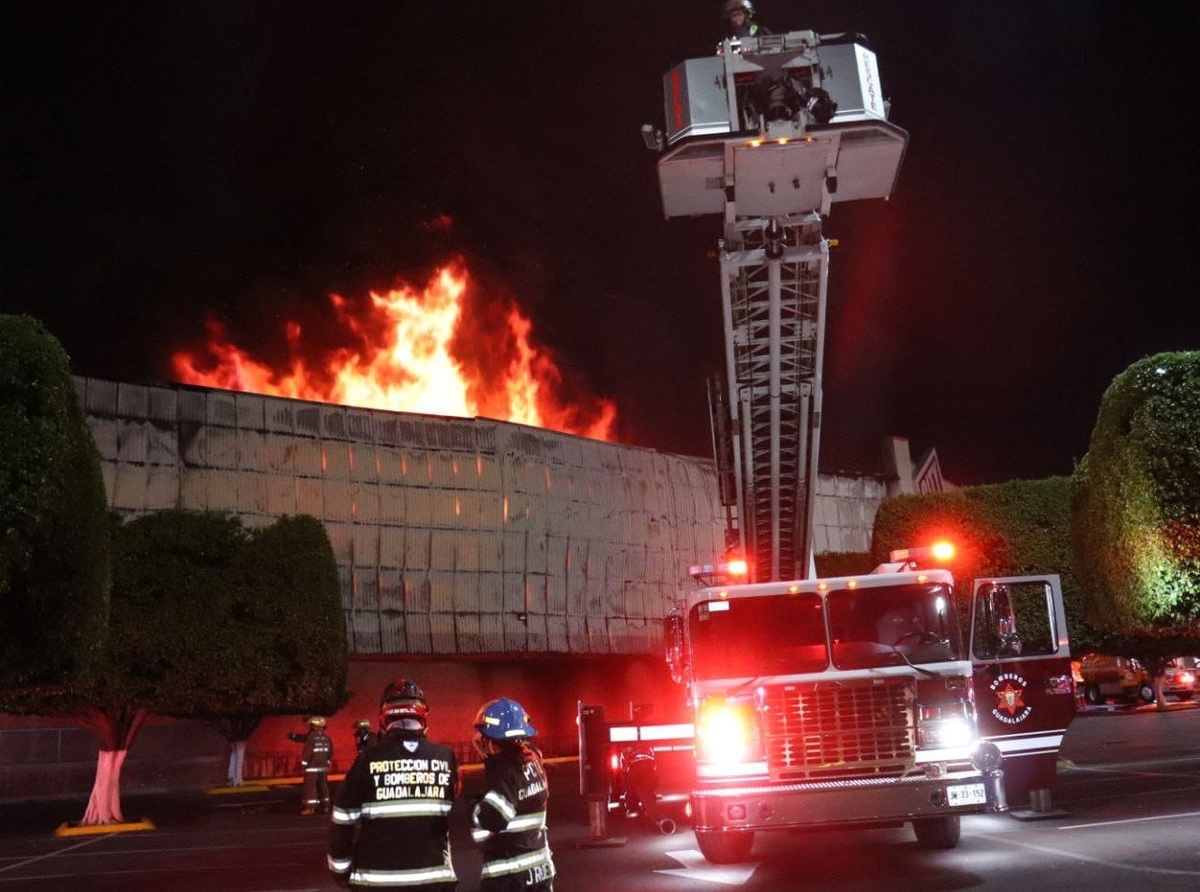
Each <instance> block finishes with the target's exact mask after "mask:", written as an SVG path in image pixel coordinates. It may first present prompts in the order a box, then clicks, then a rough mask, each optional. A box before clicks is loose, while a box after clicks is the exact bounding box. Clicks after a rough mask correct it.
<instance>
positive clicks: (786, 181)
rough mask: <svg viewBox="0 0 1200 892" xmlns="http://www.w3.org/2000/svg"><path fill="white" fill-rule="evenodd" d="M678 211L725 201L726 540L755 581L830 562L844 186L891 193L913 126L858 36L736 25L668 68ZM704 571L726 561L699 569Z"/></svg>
mask: <svg viewBox="0 0 1200 892" xmlns="http://www.w3.org/2000/svg"><path fill="white" fill-rule="evenodd" d="M663 86H664V119H665V126H664V128H663V129H659V128H656V127H653V126H651V125H646V126H644V127H643V128H642V135H643V138H644V140H645V142H646V144H647V147H649V148H651V149H652V150H654V151H656V152H659V153H660V156H659V159H658V174H659V185H660V189H661V195H662V207H663V213H664V214H665V216H666V217H668V218H672V217H688V216H698V215H709V214H713V215H715V214H720V215H721V217H722V219H723V223H724V233H723V236H722V238H721V239H720V241H719V244H718V254H719V258H720V266H721V299H722V308H723V314H724V326H725V374H724V376H723V377H721V376H718V377H717V378H715V379H714V380H713V382H712V383H711V384H710V389H709V404H710V410H711V420H712V426H713V442H714V452H715V456H716V462H717V473H718V481H719V490H720V497H721V503H722V506H723V508H724V510H725V515H726V548H727V551H726V554H727V555H738V556H741V557H743V558H745V559H746V562H747V568H748V570H747V572H748V581H751V582H766V581H774V580H781V579H804V578H812V577H813V576H815V571H814V563H813V542H814V537H813V521H814V506H815V494H816V487H817V466H818V458H819V454H820V434H821V410H822V407H821V396H822V394H821V367H822V361H823V353H824V340H825V339H824V333H825V306H826V295H827V283H828V275H829V247H830V242H829V241H828V240H827V239H826V238H825V237H824V235H823V232H822V220H823V218H824V217H825V216H826V215H828V213H829V211H830V208H831V206H832V205H833V204H834V203H836V202H839V201H857V200H861V199H869V198H887V197H888V196H889V195H890V194H891V192H892V189H893V187H894V185H895V182H896V177H897V174H898V172H899V168H900V163H901V161H902V159H903V156H904V151H905V148H906V146H907V143H908V134H907V133H906V132H905V131H904V130H902V129H901V128H899V127H897V126H895V125H894V124H892V123H890V122H889V121H888V120H887V112H888V109H887V106H886V103H885V101H884V99H883V94H882V90H881V87H880V82H879V71H878V66H877V62H876V58H875V53H874V52H873V51H872V50H871V49H870V48H869V46H868V45H867V43H866V41H865V40H864V39H863V38H862V37H861V36H858V35H853V36H851V35H818V34H817V33H815V32H813V31H791V32H788V33H786V34H770V35H763V36H759V37H749V38H741V39H738V38H731V39H728V40H725V41H723V42H722V43H721V45H720V46H719V48H718V51H717V53H716V54H715V55H713V56H709V57H703V58H696V59H687V60H685V61H683V62H681V63H679V64H678V65H676V66H675V67H674V68H672V69H671V70H670V71H669V72H668V73H667V74H666V75H665V76H664V79H663ZM694 569H695V571H696V572H695V573H694V575H696V576H697V578H702V577H703V575H704V573H705V570H709V571H713V572H714V573H715V572H716V570H715V568H714V566H707V567H700V568H694Z"/></svg>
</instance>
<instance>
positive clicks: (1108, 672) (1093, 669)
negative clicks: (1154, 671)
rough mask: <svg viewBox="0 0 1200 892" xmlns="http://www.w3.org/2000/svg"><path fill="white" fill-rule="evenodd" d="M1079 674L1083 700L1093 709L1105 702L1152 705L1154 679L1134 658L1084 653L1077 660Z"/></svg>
mask: <svg viewBox="0 0 1200 892" xmlns="http://www.w3.org/2000/svg"><path fill="white" fill-rule="evenodd" d="M1079 675H1080V678H1081V679H1082V684H1083V700H1084V702H1085V703H1090V704H1092V705H1093V706H1095V705H1098V704H1101V703H1104V702H1106V701H1108V700H1123V701H1126V702H1137V701H1139V700H1140V701H1141V702H1143V703H1153V702H1154V683H1153V681H1154V680H1153V679H1152V678H1151V677H1150V673H1149V672H1147V671H1146V667H1145V666H1143V665H1142V663H1141V661H1139V660H1136V659H1134V658H1133V657H1117V656H1112V655H1111V654H1084V655H1083V656H1082V657H1081V658H1080V660H1079Z"/></svg>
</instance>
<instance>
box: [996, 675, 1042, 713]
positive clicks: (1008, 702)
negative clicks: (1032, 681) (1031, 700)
mask: <svg viewBox="0 0 1200 892" xmlns="http://www.w3.org/2000/svg"><path fill="white" fill-rule="evenodd" d="M1026 687H1028V684H1027V683H1026V681H1025V679H1023V678H1022V677H1021V676H1019V675H1017V674H1016V673H1014V672H1004V673H1002V674H1001V675H1000V677H999V678H997V679H996V680H995V681H994V682H992V684H991V688H992V692H993V693H994V694H995V695H996V706H995V708H994V709H992V715H993V716H995V717H996V719H997V720H998V721H1001V722H1004V724H1006V725H1016V724H1018V723H1020V722H1023V721H1025V719H1027V718H1029V714H1030V713H1031V712H1033V708H1032V707H1031V706H1029V705H1028V704H1026V702H1025V689H1026Z"/></svg>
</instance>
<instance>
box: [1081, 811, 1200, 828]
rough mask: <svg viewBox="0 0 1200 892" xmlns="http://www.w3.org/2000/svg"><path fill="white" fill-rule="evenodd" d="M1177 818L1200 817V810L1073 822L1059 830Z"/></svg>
mask: <svg viewBox="0 0 1200 892" xmlns="http://www.w3.org/2000/svg"><path fill="white" fill-rule="evenodd" d="M1176 818H1200V811H1185V812H1181V813H1179V814H1176V815H1148V816H1146V817H1144V818H1121V819H1119V820H1116V821H1095V822H1093V823H1091V824H1072V825H1071V826H1069V827H1059V828H1058V829H1059V830H1081V829H1083V828H1084V827H1113V826H1115V825H1117V824H1140V823H1142V822H1143V821H1170V820H1174V819H1176Z"/></svg>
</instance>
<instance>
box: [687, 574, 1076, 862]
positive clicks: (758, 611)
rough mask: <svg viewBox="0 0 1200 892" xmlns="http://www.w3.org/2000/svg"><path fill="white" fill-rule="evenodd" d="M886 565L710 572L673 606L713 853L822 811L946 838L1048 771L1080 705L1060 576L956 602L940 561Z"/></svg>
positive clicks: (699, 831)
mask: <svg viewBox="0 0 1200 892" xmlns="http://www.w3.org/2000/svg"><path fill="white" fill-rule="evenodd" d="M880 570H882V572H874V573H870V574H865V575H862V576H856V577H840V578H833V579H813V580H797V581H790V582H765V583H754V584H748V585H724V584H720V582H719V580H716V579H712V578H710V579H708V580H707V581H708V582H710V583H715V584H708V585H704V586H703V587H701V588H699V589H697V590H695V591H692V592H691V593H689V594H688V595H687V597H686V599H685V600H684V602H683V603H682V604H681V605H680V607H679V609H678V610H677V611H676V612H674V613H672V614H671V615H670V616H668V617H667V619H666V621H665V632H666V647H667V662H668V664H669V666H670V668H671V672H672V676H673V677H674V678H675V679H676V680H677V681H678V682H680V683H681V684H683V685H684V686H685V688H686V692H687V701H688V703H689V705H690V707H691V709H692V712H693V715H694V726H695V739H694V743H695V750H694V754H695V773H694V777H695V780H694V785H693V789H692V791H691V819H692V825H693V829H694V831H695V834H696V840H697V843H698V845H699V847H700V850H701V852H702V853H703V854H704V856H705V857H706V858H707V859H708V860H709V861H712V862H715V863H729V862H736V861H740V860H744V859H745V858H746V857H748V856H749V853H750V850H751V848H752V846H753V841H754V835H755V833H757V832H759V831H764V830H779V829H796V828H804V827H818V826H839V825H840V826H844V827H854V826H861V827H880V826H894V825H899V824H903V823H908V824H911V825H912V828H913V830H914V832H915V834H916V837H917V839H918V841H919V842H921V843H922V844H924V845H926V846H928V847H934V848H952V847H954V846H955V845H957V843H958V839H959V833H960V817H961V815H964V814H972V813H977V812H984V811H1002V810H1005V809H1006V808H1007V803H1008V799H1009V797H1010V796H1024V795H1027V794H1028V793H1029V791H1030V790H1031V789H1040V788H1049V786H1051V785H1052V784H1053V778H1054V768H1055V757H1056V753H1057V749H1058V746H1059V744H1060V743H1061V740H1062V736H1063V733H1064V731H1065V730H1066V726H1067V724H1068V723H1069V721H1070V718H1071V716H1072V715H1073V712H1074V707H1073V696H1072V690H1073V689H1072V677H1071V671H1070V662H1069V654H1068V649H1067V643H1068V642H1067V635H1066V619H1065V615H1064V612H1063V608H1062V598H1061V593H1060V589H1059V582H1058V578H1057V577H1055V576H1045V577H1019V578H1012V579H994V580H987V581H981V582H979V583H977V585H976V588H975V591H974V593H973V595H971V596H968V597H967V599H966V600H965V601H963V600H962V599H960V597H959V595H958V594H957V593H956V590H955V586H954V580H953V578H952V576H951V574H950V572H949V571H947V570H944V569H915V568H913V567H912V566H911V565H910V564H909V563H908V562H907V561H900V562H898V563H897V564H895V565H891V566H886V565H885V566H884V567H882V568H880ZM1010 771H1011V776H1009V772H1010ZM1006 781H1007V783H1006Z"/></svg>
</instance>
